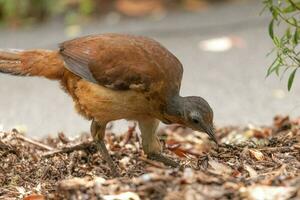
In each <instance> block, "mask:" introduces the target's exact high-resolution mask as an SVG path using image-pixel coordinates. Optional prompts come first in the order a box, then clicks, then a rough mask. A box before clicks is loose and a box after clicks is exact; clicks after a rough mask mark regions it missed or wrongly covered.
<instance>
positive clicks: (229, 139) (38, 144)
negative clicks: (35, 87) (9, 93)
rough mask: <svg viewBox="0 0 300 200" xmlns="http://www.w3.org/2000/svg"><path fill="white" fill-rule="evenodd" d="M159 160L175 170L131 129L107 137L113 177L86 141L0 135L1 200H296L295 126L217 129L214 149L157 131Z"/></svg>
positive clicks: (299, 124) (176, 129) (193, 138)
mask: <svg viewBox="0 0 300 200" xmlns="http://www.w3.org/2000/svg"><path fill="white" fill-rule="evenodd" d="M158 135H159V137H160V139H161V141H162V143H163V144H164V145H163V146H164V149H163V152H164V154H166V155H168V156H169V157H171V158H173V159H174V160H176V161H178V162H180V164H181V167H180V168H179V169H174V168H170V167H168V166H165V165H163V164H162V163H159V162H156V161H152V160H149V159H148V158H147V156H146V155H144V154H143V151H142V150H141V146H140V142H139V140H140V139H139V136H138V134H137V132H136V130H135V125H134V126H131V127H129V129H128V132H127V133H125V134H122V135H118V134H114V133H112V132H111V130H110V129H108V130H107V134H106V144H107V146H108V148H109V150H110V154H111V155H112V157H113V159H114V161H115V163H116V164H118V168H119V171H120V174H121V175H120V177H112V176H111V175H110V169H109V168H108V166H107V165H106V163H105V161H103V159H102V158H101V155H100V153H99V152H97V150H96V147H95V145H94V144H93V143H92V139H91V137H90V135H89V134H87V133H86V134H82V135H81V136H80V137H78V138H76V139H71V138H68V137H67V136H65V135H64V134H63V133H59V134H58V137H56V138H53V137H48V138H45V139H43V140H40V141H36V140H32V139H30V138H29V137H27V136H25V135H24V134H22V133H19V132H18V131H17V130H13V131H11V132H0V160H1V161H0V163H1V165H0V186H1V187H0V199H24V200H43V199H104V200H115V199H117V200H131V199H133V200H140V199H163V200H176V199H178V200H182V199H186V200H198V199H254V200H256V199H257V200H260V199H280V200H281V199H299V198H300V152H299V151H300V118H298V119H294V120H291V119H290V118H289V117H286V116H284V117H283V116H276V117H275V118H274V123H273V125H272V126H265V127H255V126H248V127H246V128H240V127H223V128H217V129H216V136H217V138H218V141H219V142H220V145H219V146H217V145H216V144H214V143H213V142H211V141H210V140H209V139H208V137H207V136H206V135H205V134H203V133H199V132H193V131H191V130H189V129H185V128H183V127H181V126H179V125H172V126H168V127H165V128H162V129H161V130H159V133H158Z"/></svg>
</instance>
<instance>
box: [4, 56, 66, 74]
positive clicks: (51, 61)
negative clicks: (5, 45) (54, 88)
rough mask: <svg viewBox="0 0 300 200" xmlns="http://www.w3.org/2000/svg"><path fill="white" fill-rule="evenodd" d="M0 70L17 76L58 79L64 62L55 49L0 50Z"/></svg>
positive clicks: (62, 70)
mask: <svg viewBox="0 0 300 200" xmlns="http://www.w3.org/2000/svg"><path fill="white" fill-rule="evenodd" d="M0 72H2V73H7V74H12V75H18V76H43V77H46V78H49V79H59V78H61V76H62V74H63V72H64V64H63V61H62V59H61V58H60V56H59V55H58V52H56V51H48V50H31V51H15V50H10V51H3V50H0Z"/></svg>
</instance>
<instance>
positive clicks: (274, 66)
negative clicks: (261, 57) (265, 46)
mask: <svg viewBox="0 0 300 200" xmlns="http://www.w3.org/2000/svg"><path fill="white" fill-rule="evenodd" d="M279 67H280V62H279V59H278V57H277V58H276V59H275V60H274V61H273V63H272V64H271V65H270V67H269V68H268V71H267V75H266V77H268V76H270V74H272V73H273V72H274V71H275V72H276V74H277V73H278V72H279Z"/></svg>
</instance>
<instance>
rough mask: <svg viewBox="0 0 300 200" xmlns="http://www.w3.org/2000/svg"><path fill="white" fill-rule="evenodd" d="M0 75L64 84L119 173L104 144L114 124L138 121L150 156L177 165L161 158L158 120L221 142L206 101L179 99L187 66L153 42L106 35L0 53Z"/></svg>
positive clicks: (111, 164)
mask: <svg viewBox="0 0 300 200" xmlns="http://www.w3.org/2000/svg"><path fill="white" fill-rule="evenodd" d="M0 71H1V72H4V73H10V74H14V75H22V76H23V75H28V76H42V77H46V78H49V79H54V80H59V81H60V82H61V84H62V86H63V88H64V89H65V90H66V92H67V93H69V94H70V95H71V96H72V98H73V100H74V102H75V106H76V109H77V111H78V112H79V113H80V114H81V115H83V116H84V117H86V118H87V119H91V120H93V122H92V125H91V132H92V136H93V137H94V139H95V141H96V142H97V143H98V146H99V150H100V151H101V152H102V154H103V156H104V158H105V159H106V160H107V162H108V163H109V165H110V166H111V168H112V170H113V171H114V167H113V166H114V165H113V163H112V160H111V158H110V157H109V156H108V153H107V150H106V148H105V145H104V143H103V138H104V131H105V125H106V124H107V123H108V122H109V121H112V120H117V119H123V118H125V119H133V120H137V121H138V122H139V126H140V129H141V132H142V140H143V141H142V145H143V149H144V151H145V152H146V153H147V154H148V155H149V156H150V157H152V158H153V159H156V160H160V161H162V162H164V163H166V164H169V165H172V166H176V165H177V163H175V162H174V161H171V160H170V159H168V158H166V157H164V156H162V155H161V154H160V151H161V147H160V144H159V141H158V140H157V138H156V135H155V131H156V128H157V125H158V120H161V121H163V122H166V123H180V124H183V125H185V126H188V127H191V128H193V129H195V130H200V131H204V132H207V133H208V134H209V135H210V136H211V137H212V138H213V139H214V140H215V138H214V136H213V125H212V121H213V113H212V110H211V108H210V106H209V105H208V103H207V102H206V101H205V100H204V99H202V98H201V97H180V96H179V90H180V84H181V78H182V73H183V68H182V65H181V63H180V62H179V60H178V59H177V58H176V57H175V56H174V55H173V54H172V53H170V52H169V51H168V50H167V49H165V48H164V47H163V46H162V45H160V44H159V43H158V42H156V41H154V40H152V39H149V38H145V37H139V36H130V35H122V34H103V35H93V36H86V37H81V38H77V39H73V40H70V41H66V42H64V43H62V44H60V48H59V50H58V51H48V50H31V51H20V52H14V51H11V52H6V51H0ZM114 173H116V172H115V171H114Z"/></svg>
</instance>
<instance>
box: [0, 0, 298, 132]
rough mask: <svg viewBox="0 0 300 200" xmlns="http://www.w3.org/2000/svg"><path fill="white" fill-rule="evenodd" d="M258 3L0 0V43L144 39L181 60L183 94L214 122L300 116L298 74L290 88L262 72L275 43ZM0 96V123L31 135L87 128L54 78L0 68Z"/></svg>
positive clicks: (242, 0)
mask: <svg viewBox="0 0 300 200" xmlns="http://www.w3.org/2000/svg"><path fill="white" fill-rule="evenodd" d="M262 10H263V5H262V3H261V1H260V0H51V1H50V0H0V48H1V49H8V48H13V49H32V48H46V49H56V48H57V44H58V43H60V42H62V41H64V40H68V39H71V38H74V37H78V36H82V35H88V34H96V33H107V32H117V33H129V34H136V35H145V36H149V37H152V38H154V39H156V40H157V41H159V42H160V43H162V44H163V45H164V46H165V47H167V48H168V49H169V50H170V51H171V52H173V53H174V54H175V55H176V56H177V57H178V58H179V60H181V62H182V63H183V65H184V69H185V72H184V77H183V83H182V90H181V94H182V95H184V96H185V95H200V96H202V97H204V98H205V99H207V101H208V102H210V104H211V106H212V107H213V109H214V112H215V123H216V125H217V126H221V125H245V124H256V125H260V124H269V123H271V121H272V118H273V116H274V115H276V114H283V115H285V114H288V115H291V116H297V115H298V113H299V111H300V100H299V93H300V87H299V80H297V78H296V80H295V83H294V86H293V90H292V91H291V92H287V89H286V84H285V82H286V80H282V81H280V80H279V79H278V78H276V77H274V76H270V77H268V78H265V77H266V71H267V67H268V66H269V65H270V63H271V62H272V59H273V58H272V56H271V57H270V56H269V57H267V54H268V53H269V52H270V51H271V49H272V48H273V45H272V42H271V40H270V39H269V36H268V24H269V22H270V16H268V13H262V14H260V13H261V11H262ZM0 94H1V98H0V125H1V127H0V128H1V129H4V130H10V129H11V128H13V127H17V128H19V129H23V130H25V131H26V132H27V133H28V135H31V136H32V137H42V136H46V135H48V134H53V135H56V134H57V132H59V131H63V132H65V133H66V134H67V135H77V134H79V133H81V132H83V131H88V130H89V124H90V123H89V122H88V121H86V120H85V119H83V118H82V117H80V116H79V115H78V114H77V113H76V112H75V111H74V109H73V102H72V100H71V98H70V97H68V95H67V94H65V93H64V92H63V91H62V90H61V89H60V87H59V84H58V83H57V82H53V81H49V80H46V79H41V78H31V77H14V76H9V75H3V74H0ZM117 127H118V128H117V129H119V128H120V129H122V130H124V129H126V127H127V125H126V122H124V121H122V122H119V123H118V126H117ZM122 130H118V132H122Z"/></svg>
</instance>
